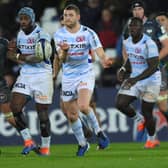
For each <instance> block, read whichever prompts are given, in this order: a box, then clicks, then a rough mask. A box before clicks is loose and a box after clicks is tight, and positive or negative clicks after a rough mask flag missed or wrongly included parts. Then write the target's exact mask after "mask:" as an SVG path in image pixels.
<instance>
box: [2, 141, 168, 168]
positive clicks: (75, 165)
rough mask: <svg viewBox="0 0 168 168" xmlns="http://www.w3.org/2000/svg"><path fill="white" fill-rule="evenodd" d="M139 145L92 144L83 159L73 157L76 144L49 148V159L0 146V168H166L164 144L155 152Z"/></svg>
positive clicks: (166, 146)
mask: <svg viewBox="0 0 168 168" xmlns="http://www.w3.org/2000/svg"><path fill="white" fill-rule="evenodd" d="M143 145H144V144H143V143H111V144H110V146H109V148H108V149H106V150H100V151H97V150H96V144H92V145H91V147H90V150H89V151H88V152H87V153H86V154H85V156H84V157H76V156H75V154H76V150H77V145H62V144H61V145H60V144H59V145H52V146H51V155H50V156H49V157H42V156H37V155H36V154H35V153H34V152H31V153H30V154H29V155H28V156H22V155H21V154H20V152H21V150H22V146H17V147H13V146H8V147H7V146H0V168H157V167H158V168H166V167H167V166H168V142H161V146H160V147H157V148H155V149H144V148H143Z"/></svg>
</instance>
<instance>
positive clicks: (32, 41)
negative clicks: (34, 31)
mask: <svg viewBox="0 0 168 168" xmlns="http://www.w3.org/2000/svg"><path fill="white" fill-rule="evenodd" d="M33 43H35V39H34V38H28V39H27V44H33Z"/></svg>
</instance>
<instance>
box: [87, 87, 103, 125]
mask: <svg viewBox="0 0 168 168" xmlns="http://www.w3.org/2000/svg"><path fill="white" fill-rule="evenodd" d="M96 101H97V95H96V88H94V90H93V93H92V97H91V100H90V107H91V108H92V109H93V112H94V114H95V115H96V118H97V120H98V123H99V126H101V122H100V118H99V115H98V113H97V112H96Z"/></svg>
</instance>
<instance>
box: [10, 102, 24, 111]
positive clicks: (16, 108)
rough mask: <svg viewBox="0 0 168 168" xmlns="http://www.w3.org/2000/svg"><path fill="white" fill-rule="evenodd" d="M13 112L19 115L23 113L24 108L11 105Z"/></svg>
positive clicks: (18, 105)
mask: <svg viewBox="0 0 168 168" xmlns="http://www.w3.org/2000/svg"><path fill="white" fill-rule="evenodd" d="M11 110H12V112H13V113H19V112H21V111H22V106H21V105H20V104H11Z"/></svg>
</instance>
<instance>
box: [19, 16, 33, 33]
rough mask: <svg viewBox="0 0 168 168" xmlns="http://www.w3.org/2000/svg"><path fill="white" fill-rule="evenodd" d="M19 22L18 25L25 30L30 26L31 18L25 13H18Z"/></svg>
mask: <svg viewBox="0 0 168 168" xmlns="http://www.w3.org/2000/svg"><path fill="white" fill-rule="evenodd" d="M19 23H20V27H21V29H22V30H23V31H26V30H28V29H29V28H30V26H31V19H30V17H29V16H27V15H20V16H19Z"/></svg>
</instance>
